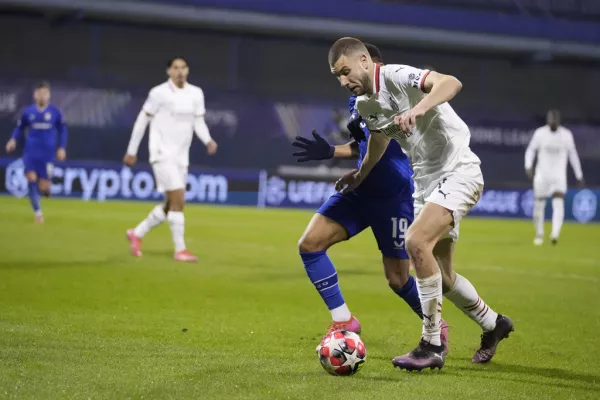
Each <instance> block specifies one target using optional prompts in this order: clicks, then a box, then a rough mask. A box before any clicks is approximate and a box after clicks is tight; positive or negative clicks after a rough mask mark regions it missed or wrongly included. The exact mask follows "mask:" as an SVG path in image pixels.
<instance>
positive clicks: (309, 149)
mask: <svg viewBox="0 0 600 400" xmlns="http://www.w3.org/2000/svg"><path fill="white" fill-rule="evenodd" d="M312 135H313V137H314V138H315V140H310V139H306V138H304V137H302V136H296V141H295V142H293V143H292V146H294V147H299V148H301V149H302V150H303V151H298V152H296V153H292V155H293V156H294V157H298V160H297V161H298V162H305V161H311V160H312V161H316V160H329V159H330V158H333V154H334V153H335V147H334V146H332V145H330V144H329V142H327V140H325V139H323V138H322V137H321V135H319V134H318V133H317V131H312Z"/></svg>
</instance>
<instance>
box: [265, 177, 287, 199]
mask: <svg viewBox="0 0 600 400" xmlns="http://www.w3.org/2000/svg"><path fill="white" fill-rule="evenodd" d="M285 197H286V183H285V181H284V180H283V179H281V178H280V177H278V176H272V177H270V178H269V179H268V180H267V189H266V200H267V204H272V205H279V204H281V203H282V202H283V200H285Z"/></svg>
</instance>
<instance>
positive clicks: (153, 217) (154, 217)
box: [133, 204, 167, 238]
mask: <svg viewBox="0 0 600 400" xmlns="http://www.w3.org/2000/svg"><path fill="white" fill-rule="evenodd" d="M165 219H167V216H166V215H165V210H163V205H162V204H159V205H157V206H156V207H154V208H153V209H152V211H150V214H148V216H147V217H146V219H145V220H143V221H142V222H140V224H139V225H138V226H136V227H135V229H134V230H133V233H134V234H135V236H137V237H139V238H143V237H144V236H146V233H148V232H150V230H151V229H152V228H154V227H155V226H158V225H160V224H162V223H163V222H165Z"/></svg>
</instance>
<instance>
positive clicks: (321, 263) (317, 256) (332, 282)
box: [300, 250, 421, 310]
mask: <svg viewBox="0 0 600 400" xmlns="http://www.w3.org/2000/svg"><path fill="white" fill-rule="evenodd" d="M300 257H302V262H304V269H305V270H306V274H307V275H308V277H309V278H310V281H311V282H312V283H313V285H315V288H316V289H317V291H318V292H319V294H320V295H321V297H322V298H323V301H325V304H327V308H329V309H330V310H333V309H334V308H338V307H340V306H342V305H343V304H344V303H345V301H344V297H343V296H342V292H341V291H340V286H339V285H338V276H337V271H336V270H335V267H334V266H333V263H332V262H331V260H330V259H329V256H328V255H327V252H326V251H325V250H323V251H316V252H314V253H300ZM415 290H416V289H415ZM418 298H419V296H418V295H417V300H418ZM420 307H421V305H420V303H419V308H420Z"/></svg>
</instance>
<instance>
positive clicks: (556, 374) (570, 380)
mask: <svg viewBox="0 0 600 400" xmlns="http://www.w3.org/2000/svg"><path fill="white" fill-rule="evenodd" d="M459 360H460V361H466V362H468V363H471V360H470V359H467V358H462V359H459ZM465 372H468V373H470V374H476V375H482V376H483V375H485V378H486V379H494V380H499V381H513V382H519V383H530V384H543V385H551V386H555V387H559V388H566V389H572V388H578V389H584V390H587V391H592V392H597V393H600V375H591V374H583V373H578V372H572V371H569V370H566V369H561V368H549V367H534V366H529V365H527V366H525V365H517V364H505V363H497V362H493V363H491V364H486V365H476V364H470V365H468V366H464V365H453V366H451V367H449V368H447V369H446V368H445V369H444V373H446V374H449V375H460V376H464V373H465ZM509 375H518V376H520V377H516V376H509ZM540 378H547V379H551V380H553V381H554V382H552V383H548V382H543V383H541V382H540V381H539V379H540ZM565 381H566V382H565Z"/></svg>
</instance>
